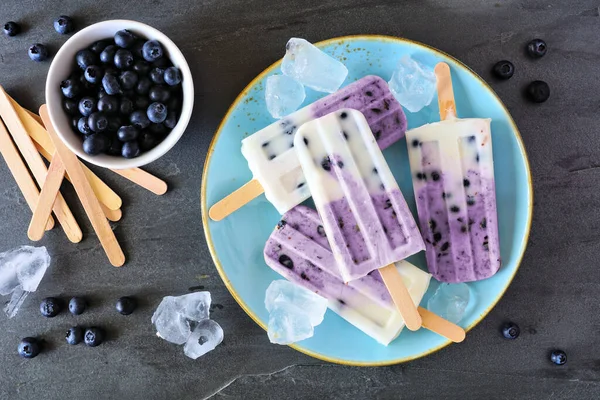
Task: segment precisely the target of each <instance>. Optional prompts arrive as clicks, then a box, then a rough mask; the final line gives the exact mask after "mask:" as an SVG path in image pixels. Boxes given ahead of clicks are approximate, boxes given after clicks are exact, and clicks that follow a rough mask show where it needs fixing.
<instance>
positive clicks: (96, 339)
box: [83, 327, 104, 347]
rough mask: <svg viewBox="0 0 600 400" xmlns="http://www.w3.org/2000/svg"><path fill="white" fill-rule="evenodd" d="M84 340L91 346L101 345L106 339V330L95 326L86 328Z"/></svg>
mask: <svg viewBox="0 0 600 400" xmlns="http://www.w3.org/2000/svg"><path fill="white" fill-rule="evenodd" d="M83 340H84V341H85V344H86V345H88V346H90V347H96V346H99V345H100V344H102V342H103V341H104V331H103V330H102V329H100V328H95V327H92V328H88V329H86V330H85V334H84V335H83Z"/></svg>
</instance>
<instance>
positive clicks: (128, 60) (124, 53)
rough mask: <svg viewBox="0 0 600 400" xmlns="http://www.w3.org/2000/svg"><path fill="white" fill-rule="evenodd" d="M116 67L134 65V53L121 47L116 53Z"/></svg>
mask: <svg viewBox="0 0 600 400" xmlns="http://www.w3.org/2000/svg"><path fill="white" fill-rule="evenodd" d="M114 64H115V67H117V68H119V69H128V68H131V67H132V66H133V55H132V54H131V52H130V51H129V50H125V49H119V50H117V52H116V53H115V59H114Z"/></svg>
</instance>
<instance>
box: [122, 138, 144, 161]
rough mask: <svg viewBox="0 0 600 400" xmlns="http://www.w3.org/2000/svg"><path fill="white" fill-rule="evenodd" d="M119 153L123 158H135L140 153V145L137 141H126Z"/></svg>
mask: <svg viewBox="0 0 600 400" xmlns="http://www.w3.org/2000/svg"><path fill="white" fill-rule="evenodd" d="M121 155H122V156H123V157H125V158H135V157H137V156H139V155H140V145H139V144H138V142H126V143H124V144H123V148H122V149H121Z"/></svg>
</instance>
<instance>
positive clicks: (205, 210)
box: [200, 35, 533, 367]
mask: <svg viewBox="0 0 600 400" xmlns="http://www.w3.org/2000/svg"><path fill="white" fill-rule="evenodd" d="M345 40H378V41H379V40H380V41H387V42H396V43H409V44H413V45H416V46H421V47H424V48H426V49H429V50H431V51H433V52H434V53H436V54H437V55H439V56H441V57H443V58H446V59H447V60H448V61H450V62H451V63H452V64H453V65H454V67H457V68H462V69H465V70H467V71H468V72H470V73H471V74H473V75H474V76H475V78H476V79H477V80H478V81H479V83H480V84H481V85H482V86H483V87H484V88H486V89H487V90H488V91H489V92H490V93H491V94H492V95H493V96H494V97H496V99H497V100H498V102H499V103H500V105H501V106H502V108H503V109H504V111H505V112H506V114H507V115H508V118H509V122H510V125H511V126H512V128H513V129H514V131H515V132H516V136H517V141H518V144H519V148H520V149H521V153H522V154H523V156H524V159H525V167H526V170H527V183H528V184H529V201H528V210H529V215H528V217H527V227H526V232H525V237H524V238H523V241H522V247H523V248H522V250H521V254H519V259H518V261H517V265H516V268H515V271H514V272H513V274H512V276H511V277H510V279H509V280H508V282H507V283H506V286H505V287H504V289H503V290H502V293H501V294H500V295H499V296H498V297H497V298H496V300H495V301H494V302H493V304H492V305H490V306H489V307H488V308H487V309H486V310H485V311H484V312H483V313H481V315H480V316H479V318H477V320H476V321H475V322H473V323H472V324H471V325H469V326H468V327H467V328H465V331H466V332H468V331H470V330H471V329H472V328H474V327H475V326H476V325H477V324H479V323H480V322H481V321H482V320H483V319H484V318H485V317H486V316H487V314H488V313H489V312H490V311H491V310H492V308H494V307H495V306H496V304H498V302H499V301H500V299H501V298H502V296H504V293H505V292H506V289H508V287H509V286H510V284H511V282H512V280H513V279H514V277H515V275H516V273H517V271H518V270H519V267H520V265H521V261H522V260H523V254H524V253H525V248H526V247H527V242H528V240H529V233H530V230H531V218H532V215H533V184H532V182H531V170H530V168H529V159H528V158H527V152H526V151H525V146H524V145H523V140H522V139H521V133H520V132H519V129H518V128H517V125H516V124H515V121H514V120H513V119H512V116H511V115H510V113H509V112H508V109H507V108H506V106H505V105H504V103H503V102H502V100H501V99H500V97H498V95H497V94H496V92H494V90H493V89H492V88H491V87H490V86H489V85H488V84H487V82H485V81H484V80H483V79H482V78H481V77H480V76H479V75H478V74H477V73H476V72H475V71H473V70H472V69H471V68H469V67H468V66H466V65H465V64H463V63H462V62H460V61H459V60H457V59H456V58H454V57H452V56H451V55H449V54H446V53H444V52H443V51H441V50H438V49H436V48H434V47H431V46H428V45H426V44H423V43H420V42H417V41H414V40H410V39H404V38H398V37H394V36H385V35H349V36H341V37H337V38H333V39H327V40H324V41H322V42H318V43H315V45H316V46H319V47H322V46H326V45H329V44H332V43H337V42H340V43H341V42H343V41H345ZM281 61H282V60H281V59H280V60H278V61H276V62H275V63H273V64H271V66H269V67H268V68H267V69H265V70H264V71H263V72H261V73H260V74H258V76H256V77H255V78H254V79H253V80H252V81H251V82H250V83H249V84H248V85H247V86H246V87H245V88H244V90H242V92H241V93H240V94H239V95H238V96H237V98H236V99H235V100H234V101H233V103H232V104H231V106H230V107H229V109H228V110H227V113H226V114H225V116H224V117H223V119H222V120H221V123H220V124H219V127H218V129H217V132H216V133H215V135H214V137H213V139H212V141H211V143H210V146H209V148H208V152H207V155H206V160H205V161H204V168H203V171H202V183H201V184H202V186H201V188H200V205H201V211H202V225H203V226H204V235H205V236H206V243H207V244H208V249H209V251H210V254H211V256H212V258H213V261H214V263H215V267H216V268H217V271H218V272H219V275H220V276H221V279H222V280H223V283H225V287H226V288H227V290H229V293H231V295H232V296H233V298H234V299H235V301H237V303H238V304H239V305H240V307H242V309H243V310H244V311H245V312H246V314H248V315H249V316H250V318H252V319H253V320H254V322H256V323H257V324H258V325H259V326H260V327H261V328H263V329H264V330H267V327H266V326H265V325H264V324H263V323H262V322H261V321H260V319H259V318H258V316H256V315H255V314H254V313H253V312H252V311H250V309H249V308H248V306H247V305H246V303H244V301H243V300H242V299H241V297H240V296H239V295H238V294H237V292H236V291H235V289H234V288H233V286H232V285H231V281H230V280H229V278H228V277H227V275H226V274H225V271H224V270H223V267H222V266H221V262H220V260H219V258H218V256H217V252H216V251H215V247H214V244H213V241H212V236H211V234H210V231H209V229H208V208H207V205H206V179H207V176H208V165H209V164H210V160H211V158H212V153H213V152H214V146H215V144H216V142H217V139H218V138H219V136H220V135H221V130H222V129H223V126H224V125H225V122H226V121H227V120H228V118H229V115H230V114H231V113H232V111H233V110H234V109H235V108H236V107H237V106H238V104H239V103H240V101H241V100H242V98H243V97H244V96H246V94H247V93H248V92H249V91H250V89H252V87H254V85H255V84H256V83H257V82H258V81H260V80H261V79H263V78H264V77H265V76H266V75H268V74H269V73H271V72H272V71H273V70H274V69H275V68H277V67H279V65H280V64H281ZM451 343H452V342H451V341H450V340H448V341H446V342H445V343H442V344H441V345H439V346H437V347H434V348H433V349H429V350H427V351H425V352H423V353H420V354H417V355H415V356H412V357H403V358H398V359H395V360H389V361H381V362H377V361H375V362H362V361H348V360H344V359H339V358H332V357H327V356H325V355H323V354H320V353H316V352H314V351H311V350H308V349H306V348H304V347H302V346H300V345H297V344H292V345H289V346H290V347H291V348H293V349H294V350H297V351H299V352H301V353H304V354H306V355H309V356H311V357H314V358H317V359H319V360H323V361H327V362H331V363H336V364H342V365H349V366H359V367H380V366H386V365H394V364H400V363H404V362H407V361H411V360H416V359H417V358H421V357H425V356H428V355H429V354H432V353H434V352H436V351H438V350H441V349H443V348H444V347H446V346H448V345H449V344H451Z"/></svg>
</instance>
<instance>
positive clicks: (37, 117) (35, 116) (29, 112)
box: [8, 96, 44, 125]
mask: <svg viewBox="0 0 600 400" xmlns="http://www.w3.org/2000/svg"><path fill="white" fill-rule="evenodd" d="M8 97H10V96H8ZM10 101H12V103H13V105H17V106H19V108H20V109H21V110H25V112H27V114H29V116H30V117H31V118H33V119H35V121H36V122H37V123H38V124H40V125H44V123H43V122H42V119H41V118H40V116H39V115H37V114H36V113H34V112H33V111H29V110H28V109H26V108H23V107H21V105H20V104H19V103H17V102H16V101H15V99H13V98H12V97H10ZM15 108H17V107H15ZM17 112H19V110H17ZM19 114H20V113H19Z"/></svg>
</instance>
